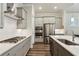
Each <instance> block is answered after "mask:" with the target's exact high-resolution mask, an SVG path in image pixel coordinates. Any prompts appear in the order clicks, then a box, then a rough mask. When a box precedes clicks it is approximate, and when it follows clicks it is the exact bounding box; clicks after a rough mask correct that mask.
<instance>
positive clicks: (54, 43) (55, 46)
mask: <svg viewBox="0 0 79 59" xmlns="http://www.w3.org/2000/svg"><path fill="white" fill-rule="evenodd" d="M53 45H54V52H53V53H54V56H57V55H58V46H57V43H56V42H55V41H53Z"/></svg>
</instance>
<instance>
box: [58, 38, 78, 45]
mask: <svg viewBox="0 0 79 59" xmlns="http://www.w3.org/2000/svg"><path fill="white" fill-rule="evenodd" d="M58 40H59V41H61V42H62V43H64V44H66V45H79V44H77V43H74V42H71V41H68V40H66V39H58Z"/></svg>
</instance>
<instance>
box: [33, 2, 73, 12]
mask: <svg viewBox="0 0 79 59" xmlns="http://www.w3.org/2000/svg"><path fill="white" fill-rule="evenodd" d="M72 5H73V3H43V4H38V3H37V4H34V7H35V12H62V11H63V10H65V9H67V8H69V7H71V6H72ZM40 6H41V7H42V10H39V7H40ZM55 6H57V9H54V7H55Z"/></svg>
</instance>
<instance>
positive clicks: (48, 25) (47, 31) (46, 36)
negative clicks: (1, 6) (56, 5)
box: [43, 23, 55, 43]
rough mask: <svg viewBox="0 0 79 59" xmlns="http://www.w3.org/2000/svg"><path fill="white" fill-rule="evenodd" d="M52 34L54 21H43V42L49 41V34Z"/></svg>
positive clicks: (53, 32)
mask: <svg viewBox="0 0 79 59" xmlns="http://www.w3.org/2000/svg"><path fill="white" fill-rule="evenodd" d="M54 34H55V23H44V25H43V37H44V43H49V35H54Z"/></svg>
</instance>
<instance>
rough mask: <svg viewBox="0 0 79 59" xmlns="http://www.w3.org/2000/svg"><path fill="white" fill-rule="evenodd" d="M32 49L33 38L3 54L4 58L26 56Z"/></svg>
mask: <svg viewBox="0 0 79 59" xmlns="http://www.w3.org/2000/svg"><path fill="white" fill-rule="evenodd" d="M30 47H31V36H30V37H28V38H27V39H25V40H24V41H22V42H21V43H19V44H18V45H17V46H15V47H13V48H12V49H10V50H9V51H7V52H6V53H4V54H3V56H24V55H26V54H27V52H28V50H29V49H30Z"/></svg>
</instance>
